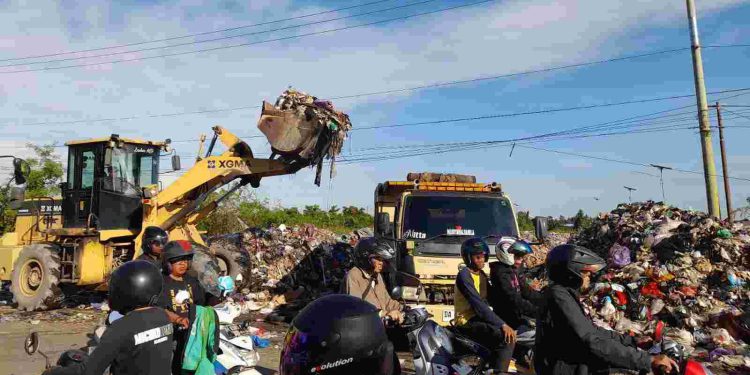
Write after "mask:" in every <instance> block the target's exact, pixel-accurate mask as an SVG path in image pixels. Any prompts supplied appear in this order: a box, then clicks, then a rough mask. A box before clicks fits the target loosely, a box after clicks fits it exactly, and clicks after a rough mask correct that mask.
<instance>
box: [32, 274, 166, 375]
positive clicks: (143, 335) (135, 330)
mask: <svg viewBox="0 0 750 375" xmlns="http://www.w3.org/2000/svg"><path fill="white" fill-rule="evenodd" d="M163 286H164V284H163V281H162V277H161V274H160V273H159V269H158V268H156V267H154V266H153V265H152V264H150V263H148V262H145V261H140V260H136V261H133V262H127V263H125V264H123V265H121V266H120V267H118V268H117V269H116V270H115V271H114V272H112V276H111V277H110V279H109V305H110V306H111V308H112V309H113V311H117V312H118V313H120V314H121V315H122V317H120V318H119V319H117V320H116V321H114V322H112V324H111V325H109V326H108V327H107V329H106V330H105V331H104V334H103V335H102V338H101V340H100V342H99V344H98V345H97V346H96V348H95V349H94V351H93V352H92V353H91V356H89V357H88V359H86V360H85V361H83V362H80V363H69V364H68V365H67V366H63V367H54V368H52V369H49V370H46V371H45V372H44V375H102V374H104V373H105V370H106V369H107V368H109V369H110V371H107V372H106V373H107V374H110V373H111V374H114V375H164V374H168V373H169V370H170V368H169V364H170V362H171V361H172V333H173V332H172V324H171V323H170V322H169V317H168V316H167V314H166V312H165V311H164V310H162V309H160V308H158V307H155V306H154V305H155V304H156V300H157V299H158V298H159V294H160V293H161V291H162V287H163Z"/></svg>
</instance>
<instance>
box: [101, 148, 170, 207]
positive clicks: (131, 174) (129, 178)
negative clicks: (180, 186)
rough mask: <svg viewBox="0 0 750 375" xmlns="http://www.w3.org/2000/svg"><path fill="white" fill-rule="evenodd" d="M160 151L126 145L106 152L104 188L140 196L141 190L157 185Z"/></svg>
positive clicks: (108, 149)
mask: <svg viewBox="0 0 750 375" xmlns="http://www.w3.org/2000/svg"><path fill="white" fill-rule="evenodd" d="M158 155H159V149H158V148H156V147H146V146H141V145H132V144H125V145H123V146H122V147H115V148H107V149H106V150H105V160H106V162H105V166H104V175H105V177H104V180H105V181H104V188H105V189H106V190H109V191H114V192H117V193H121V194H127V195H138V194H139V193H140V188H141V187H143V186H147V185H152V184H155V183H156V176H157V174H156V172H157V171H158Z"/></svg>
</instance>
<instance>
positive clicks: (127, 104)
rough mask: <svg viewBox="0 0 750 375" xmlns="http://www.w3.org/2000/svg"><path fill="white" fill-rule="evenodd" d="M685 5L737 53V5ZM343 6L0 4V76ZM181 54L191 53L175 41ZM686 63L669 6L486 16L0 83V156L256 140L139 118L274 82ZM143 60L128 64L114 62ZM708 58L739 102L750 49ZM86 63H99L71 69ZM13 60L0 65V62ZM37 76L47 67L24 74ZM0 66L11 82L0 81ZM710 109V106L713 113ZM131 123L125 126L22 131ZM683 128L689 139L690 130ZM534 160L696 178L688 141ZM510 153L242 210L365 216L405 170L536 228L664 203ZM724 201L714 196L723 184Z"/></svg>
mask: <svg viewBox="0 0 750 375" xmlns="http://www.w3.org/2000/svg"><path fill="white" fill-rule="evenodd" d="M364 2H366V1H364V0H363V1H359V2H358V3H364ZM414 2H419V1H414ZM470 2H472V1H467V0H462V1H452V0H451V1H446V0H442V1H440V0H436V1H432V2H428V3H425V4H422V5H419V6H414V7H409V8H404V9H399V10H395V11H391V12H388V13H382V14H374V15H370V16H366V17H357V18H353V19H343V20H338V21H335V22H331V23H327V24H319V25H314V26H310V27H305V28H300V29H292V30H287V31H283V32H275V33H273V34H268V35H256V36H250V37H245V38H238V39H234V40H228V41H224V42H217V43H210V44H205V45H203V46H205V47H214V46H220V45H222V43H223V44H228V43H238V42H252V41H259V40H263V39H266V38H276V37H284V36H291V35H296V34H302V33H309V32H312V31H319V30H325V29H329V28H337V27H344V26H351V25H356V24H360V23H366V22H372V21H377V20H380V19H384V18H391V17H398V16H400V15H407V14H412V13H415V12H424V11H429V10H435V9H441V8H445V7H451V6H456V5H460V4H466V3H470ZM115 3H116V4H115ZM697 3H698V4H697V5H698V15H699V18H700V19H699V29H700V32H701V42H702V43H703V44H704V45H716V44H722V45H726V44H743V43H744V44H747V41H748V40H750V24H748V23H747V22H746V21H745V20H747V19H748V17H750V4H748V3H747V2H743V1H739V0H714V1H705V0H698V1H697ZM353 4H355V3H353V2H349V1H325V2H319V1H245V2H240V1H198V0H193V1H120V2H105V1H63V2H52V1H50V2H43V1H34V2H26V1H4V2H0V9H1V10H2V11H1V12H0V59H11V58H18V57H24V56H29V55H40V54H49V53H55V52H60V51H71V50H80V49H89V48H97V47H104V46H110V45H117V44H125V43H133V42H140V41H146V40H153V39H158V38H167V37H173V36H181V35H185V34H190V33H199V32H206V31H212V30H217V29H223V28H230V27H236V26H242V25H247V24H252V23H257V22H264V21H269V20H275V19H280V18H288V17H294V16H299V15H305V14H310V13H316V12H321V11H325V10H330V9H336V8H340V7H345V6H350V5H353ZM398 4H405V2H396V1H393V2H383V3H380V4H373V5H371V6H367V7H363V8H361V9H350V10H346V11H340V12H334V13H330V14H325V15H322V16H318V17H313V18H307V19H303V20H297V21H288V22H286V23H282V24H276V25H271V26H262V27H259V28H253V29H247V30H243V31H244V32H252V31H258V30H267V29H269V28H272V27H280V26H287V25H293V24H297V23H303V22H310V21H315V20H325V19H329V18H337V17H343V16H346V15H351V14H357V13H360V12H365V11H370V10H377V9H383V8H387V7H391V6H394V5H398ZM222 35H225V34H222ZM214 36H216V35H214ZM187 40H190V39H186V40H181V41H187ZM148 46H150V45H146V47H148ZM687 46H689V33H688V29H687V20H686V12H685V3H684V1H682V0H664V1H624V0H623V1H615V0H608V1H562V2H553V1H534V0H532V1H493V2H489V3H485V4H480V5H475V6H471V7H466V8H462V9H457V10H453V11H447V12H442V13H436V14H432V15H428V16H423V17H416V18H411V19H407V20H403V21H399V22H393V23H386V24H381V25H373V26H367V27H362V28H354V29H350V30H346V31H341V32H336V33H329V34H323V35H317V36H312V37H304V38H299V39H289V40H285V41H281V42H273V43H266V44H260V45H254V46H247V47H241V48H233V49H226V50H220V51H214V52H208V53H200V54H194V55H186V56H179V57H170V58H166V59H151V60H144V61H136V62H127V63H120V64H104V65H99V66H89V67H79V68H70V69H60V70H48V71H38V72H27V73H15V74H2V79H0V103H2V107H3V109H4V110H3V113H2V114H1V115H0V129H2V130H1V131H2V133H0V134H2V135H1V136H0V149H2V150H0V152H2V153H10V152H15V153H18V152H23V151H22V150H19V149H17V148H14V147H19V146H23V145H24V143H25V142H36V143H49V142H53V141H56V142H58V144H62V142H63V141H65V140H69V139H78V138H88V137H98V136H106V135H108V134H111V133H118V134H120V135H123V136H126V135H127V136H133V137H142V138H152V139H164V138H167V137H169V138H172V139H174V140H181V139H195V138H197V137H198V135H199V134H200V133H208V132H210V127H211V126H213V125H216V124H221V125H223V126H225V127H227V128H228V129H230V130H232V131H234V132H235V133H236V134H238V135H243V136H248V135H257V134H259V131H258V130H257V128H256V121H257V119H258V116H259V112H258V110H255V109H250V110H242V111H233V112H221V113H213V114H203V115H187V116H174V117H160V118H148V117H144V116H146V115H149V114H161V113H172V112H184V111H195V110H203V109H213V108H229V107H239V106H254V105H259V104H260V103H261V101H262V100H268V101H273V100H275V98H276V96H277V95H278V94H279V93H280V92H281V91H283V90H284V89H285V88H286V87H287V86H289V85H292V86H294V87H296V88H298V89H301V90H304V91H307V92H309V93H312V94H314V95H316V96H319V97H323V98H325V97H332V96H341V95H348V94H357V93H363V92H374V91H380V90H390V89H399V88H404V87H413V86H420V85H425V84H430V83H435V82H445V81H453V80H465V79H472V78H476V77H483V76H494V75H501V74H506V73H514V72H521V71H526V70H535V69H545V68H550V67H554V66H559V65H569V64H577V63H582V62H586V61H592V60H600V59H606V58H611V57H620V56H626V55H634V54H642V53H648V52H653V51H659V50H664V49H672V48H681V47H687ZM139 47H140V46H139ZM191 48H195V47H178V48H174V49H170V50H168V52H180V51H186V50H189V49H191ZM118 51H119V50H118ZM103 52H109V51H103ZM156 53H158V51H156V52H149V53H143V54H138V53H132V54H129V55H127V57H126V58H135V57H139V56H150V55H153V54H156ZM703 57H704V65H705V74H706V85H707V89H708V91H710V92H712V91H722V90H730V89H738V88H746V87H750V77H748V74H747V66H748V59H749V58H750V48H721V49H706V50H705V51H704V55H703ZM97 61H101V60H80V61H72V62H68V63H80V62H97ZM14 62H15V61H14ZM14 62H0V65H5V64H9V63H14ZM42 66H45V65H32V66H30V67H31V68H39V67H42ZM50 66H52V65H50ZM28 68H29V67H26V68H24V67H20V69H28ZM3 69H4V70H8V69H9V68H0V71H2V70H3ZM692 74H693V73H692V65H691V60H690V53H689V51H682V52H676V53H671V54H663V55H656V56H651V57H645V58H640V59H633V60H626V61H619V62H613V63H608V64H600V65H594V66H588V67H581V68H576V69H566V70H557V71H553V72H547V73H540V74H532V75H526V76H520V77H512V78H508V79H497V80H488V81H484V82H481V83H468V84H461V85H454V86H447V87H442V88H438V89H426V90H418V91H408V92H402V93H398V94H394V95H379V96H367V97H360V98H356V99H346V100H339V101H335V104H336V105H337V107H339V108H341V109H343V110H344V111H347V112H348V113H349V114H350V116H351V119H352V122H353V123H354V127H355V129H356V128H357V127H370V126H381V125H390V124H401V123H410V122H421V121H432V120H441V119H446V118H461V117H472V116H482V115H492V114H503V113H513V112H526V111H536V110H549V109H558V108H565V107H574V106H585V105H596V104H606V103H615V102H622V101H629V100H638V99H649V98H656V97H666V96H679V95H689V94H692V93H693V92H694V85H693V75H692ZM721 96H722V95H712V96H710V97H709V99H710V100H714V99H716V98H717V97H721ZM723 96H729V95H728V94H725V95H723ZM694 104H695V101H694V99H693V98H684V99H678V100H668V101H658V102H650V103H641V104H631V105H623V106H612V107H604V108H597V109H589V110H578V111H570V112H558V113H553V114H544V115H531V116H521V117H512V118H500V119H489V120H481V121H467V122H459V123H443V124H435V125H421V126H412V127H401V128H386V129H378V130H360V131H354V132H352V137H351V139H350V140H349V141H348V144H346V145H345V154H346V153H348V152H349V150H350V149H351V150H352V152H354V153H361V152H362V151H358V150H359V149H362V148H368V147H378V146H383V145H407V144H430V143H442V142H464V141H483V140H496V139H509V138H517V137H523V136H529V135H535V134H542V133H547V132H551V131H557V130H564V129H568V128H573V127H577V126H584V125H591V124H597V123H602V122H607V121H613V120H619V119H623V118H628V117H632V116H636V115H641V114H648V113H653V112H657V111H662V110H667V109H672V108H675V107H680V106H689V105H693V107H690V108H688V109H684V110H682V111H687V110H694V108H695V107H694ZM726 104H750V94H748V95H745V96H738V97H735V98H731V99H727V100H726ZM735 110H741V109H739V108H737V109H735ZM130 116H136V117H138V118H136V119H133V120H122V121H92V122H88V123H77V124H74V125H72V124H51V125H29V124H37V123H43V122H57V121H75V120H84V119H90V120H93V119H102V118H111V117H118V118H119V117H130ZM687 116H689V114H688V115H687ZM748 116H750V114H748ZM726 117H727V120H726V126H728V127H734V126H737V127H736V128H728V129H727V130H726V141H727V149H728V155H729V162H730V174H731V175H732V176H735V177H743V178H750V151H748V149H747V146H746V144H747V139H748V138H747V137H748V135H750V128H748V127H745V128H743V127H741V126H750V120H749V119H744V118H740V117H738V116H733V115H730V114H728V113H727V114H726ZM684 123H685V124H686V125H685V126H688V125H695V126H697V121H693V122H690V121H689V120H686V121H685V122H684ZM651 126H659V125H651ZM248 142H249V143H250V144H251V146H252V147H253V149H254V150H255V151H256V153H260V154H264V153H267V152H268V150H269V149H268V146H267V144H266V143H265V141H264V140H263V139H248ZM714 143H715V150H716V152H717V158H716V167H717V170H719V171H720V168H721V164H720V159H719V157H718V134H714ZM175 146H177V148H178V152H179V153H180V154H181V155H182V157H183V166H189V165H190V164H191V163H190V158H189V156H190V155H192V154H194V153H195V151H196V150H197V143H176V144H175ZM532 146H534V147H542V148H546V149H554V150H560V151H565V152H572V153H580V154H586V155H591V156H595V157H600V158H611V159H622V160H628V161H633V162H638V163H645V164H649V163H658V164H665V165H669V166H672V167H675V168H682V169H687V170H694V171H700V170H701V164H700V144H699V138H698V134H697V132H696V131H695V130H690V129H678V130H672V131H669V132H654V133H635V134H625V135H617V136H608V137H594V138H583V139H577V140H570V139H569V140H558V141H548V142H541V143H534V144H533V145H532ZM60 150H61V152H62V151H63V149H60ZM509 151H510V148H509V147H505V146H503V147H496V148H488V149H484V150H474V151H463V152H451V153H442V154H437V155H425V156H418V157H412V158H404V159H395V160H387V161H378V162H368V163H360V164H349V165H341V166H339V167H338V176H337V177H336V178H335V179H334V180H333V182H332V183H331V184H329V183H328V180H327V179H326V180H324V183H323V186H321V187H316V186H314V185H313V184H312V180H313V173H312V171H310V170H303V171H301V172H300V173H298V174H297V175H294V176H285V177H280V178H269V179H266V180H264V181H263V182H262V184H261V185H262V186H261V188H260V189H258V191H257V193H258V194H259V195H260V196H262V197H264V198H269V199H270V200H272V201H274V202H281V203H282V204H284V205H288V206H291V205H297V206H302V205H307V204H319V205H321V206H323V207H327V206H328V205H332V204H334V205H338V206H343V205H358V206H363V207H370V208H371V207H372V196H373V195H372V192H373V189H374V186H375V184H376V183H377V182H379V181H383V180H387V179H401V178H404V177H405V175H406V173H407V172H409V171H448V172H456V173H470V174H476V175H477V176H478V177H479V178H480V179H481V180H483V181H497V182H500V183H501V184H503V186H504V189H505V190H506V191H507V192H508V193H509V194H510V195H511V197H512V199H513V200H514V201H515V203H517V204H518V205H519V206H520V207H521V208H522V209H528V210H531V211H532V214H541V215H559V214H563V215H572V214H574V213H575V211H577V209H578V208H583V209H584V210H585V211H586V212H588V213H590V214H596V213H598V212H600V211H609V210H610V209H612V208H613V207H614V206H615V205H616V204H617V203H618V202H621V201H624V200H627V192H626V191H625V190H624V189H623V188H622V186H623V185H628V186H634V187H636V188H638V190H637V191H636V192H634V194H633V198H634V199H638V200H642V199H652V198H653V199H659V198H660V197H661V190H660V189H659V180H658V178H655V177H653V176H648V175H644V174H641V173H634V172H644V173H648V174H652V175H653V174H657V173H658V172H657V171H656V170H654V169H653V168H651V169H647V168H642V167H637V166H631V165H625V164H617V163H610V162H605V161H601V160H595V159H588V158H582V157H576V156H571V155H560V154H553V153H549V152H542V151H539V150H532V149H526V148H516V149H515V150H514V152H513V156H512V157H509ZM370 152H371V151H370ZM383 152H388V151H383ZM164 161H165V162H166V161H167V160H166V159H165V160H164ZM165 164H166V163H165ZM165 167H166V165H164V166H163V168H165ZM163 179H164V182H165V183H169V182H170V181H171V180H172V179H174V177H173V176H170V175H164V177H163ZM702 184H703V177H702V176H701V175H696V174H685V173H677V172H669V171H667V172H665V189H666V193H667V199H668V201H670V202H671V203H674V204H676V205H678V206H681V207H692V208H695V209H701V210H704V209H705V207H706V203H705V190H704V189H703V185H702ZM719 184H720V187H722V185H721V179H719ZM732 187H733V193H734V200H735V201H736V202H738V203H739V201H744V200H745V198H746V197H748V196H750V182H748V181H739V180H736V181H733V185H732ZM594 198H598V200H596V199H594Z"/></svg>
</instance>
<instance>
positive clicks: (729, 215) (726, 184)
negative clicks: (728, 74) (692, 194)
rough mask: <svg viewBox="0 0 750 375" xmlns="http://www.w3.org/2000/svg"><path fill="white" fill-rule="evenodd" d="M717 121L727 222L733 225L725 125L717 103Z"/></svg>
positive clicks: (719, 105) (715, 106)
mask: <svg viewBox="0 0 750 375" xmlns="http://www.w3.org/2000/svg"><path fill="white" fill-rule="evenodd" d="M712 107H714V108H716V121H717V122H718V123H719V147H720V148H721V173H722V174H723V175H724V194H725V199H726V201H727V220H729V224H732V222H733V221H734V218H733V217H732V189H731V188H730V186H729V172H728V169H729V167H728V166H727V150H726V148H725V147H724V123H723V122H722V121H721V104H719V102H716V105H713V106H712Z"/></svg>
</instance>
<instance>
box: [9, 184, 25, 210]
mask: <svg viewBox="0 0 750 375" xmlns="http://www.w3.org/2000/svg"><path fill="white" fill-rule="evenodd" d="M24 199H26V189H25V188H23V187H18V186H13V187H11V188H10V191H9V192H8V200H9V202H8V207H9V208H10V209H13V210H17V209H19V208H21V204H23V201H24Z"/></svg>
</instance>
